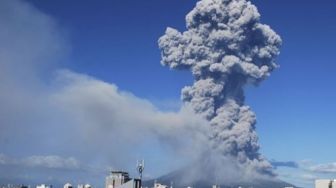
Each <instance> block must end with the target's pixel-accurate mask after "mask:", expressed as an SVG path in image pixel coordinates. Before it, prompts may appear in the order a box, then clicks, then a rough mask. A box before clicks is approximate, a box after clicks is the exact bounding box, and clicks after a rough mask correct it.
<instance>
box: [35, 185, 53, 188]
mask: <svg viewBox="0 0 336 188" xmlns="http://www.w3.org/2000/svg"><path fill="white" fill-rule="evenodd" d="M36 188H52V186H51V185H46V184H41V185H37V186H36Z"/></svg>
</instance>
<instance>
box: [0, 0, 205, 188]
mask: <svg viewBox="0 0 336 188" xmlns="http://www.w3.org/2000/svg"><path fill="white" fill-rule="evenodd" d="M0 23H1V27H0V41H1V43H0V91H1V92H0V104H1V105H0V130H1V131H0V148H1V153H3V154H0V184H2V183H4V184H7V183H9V182H12V183H29V182H30V183H31V182H36V183H45V181H46V180H47V179H48V180H50V182H51V183H55V181H57V182H61V183H63V184H64V183H65V182H66V181H80V182H81V183H84V182H85V183H87V182H89V183H91V184H93V185H99V186H103V184H104V176H105V175H106V173H107V170H108V169H110V168H113V169H116V170H128V171H129V172H130V173H131V174H132V175H133V174H135V173H136V171H135V168H134V163H135V161H136V160H137V159H140V158H145V159H148V160H147V161H146V164H147V166H146V171H145V172H146V173H149V174H150V175H151V177H154V176H157V175H158V174H163V173H165V172H167V171H170V170H172V169H175V168H177V166H179V165H180V164H181V163H183V161H184V160H187V159H188V160H190V159H193V157H194V156H197V155H198V152H199V151H201V150H202V148H204V146H203V145H204V144H207V143H206V142H205V140H206V137H204V134H202V133H203V132H208V131H207V130H206V129H207V127H202V126H201V125H202V124H205V123H206V122H205V121H204V120H203V119H201V118H198V117H195V113H194V112H193V111H192V110H190V109H188V108H183V109H181V110H179V111H176V112H163V111H161V110H160V109H158V108H157V107H156V106H154V105H153V104H152V102H151V101H149V100H146V99H142V98H139V97H136V96H135V95H133V94H132V93H129V92H127V91H122V90H120V89H119V88H118V87H117V86H116V85H115V84H112V83H108V82H104V81H102V80H100V79H98V78H94V77H92V76H88V75H84V74H81V73H75V72H73V71H71V70H67V69H65V68H62V67H61V66H60V63H59V61H60V60H62V59H65V58H66V55H67V53H68V52H69V51H68V49H69V48H70V47H69V44H68V43H67V40H66V39H67V38H66V37H65V36H64V34H63V32H62V31H63V29H62V28H60V26H59V25H58V24H57V22H56V21H55V20H54V19H53V18H52V17H50V16H49V15H47V14H44V13H43V12H41V11H40V10H38V9H36V8H35V7H34V6H32V5H31V4H29V3H28V2H26V1H21V0H3V1H0ZM97 63H99V62H97ZM190 130H193V131H190ZM186 138H188V139H186ZM186 148H188V149H186ZM177 156H178V157H177ZM153 158H154V159H153ZM176 158H179V160H171V159H176ZM150 159H152V160H150ZM167 161H169V162H167ZM83 164H85V165H83ZM157 166H160V168H158V167H157ZM147 176H148V175H147ZM4 178H5V180H4ZM17 179H19V180H17ZM9 180H11V181H9ZM23 180H26V181H23ZM84 180H85V181H84Z"/></svg>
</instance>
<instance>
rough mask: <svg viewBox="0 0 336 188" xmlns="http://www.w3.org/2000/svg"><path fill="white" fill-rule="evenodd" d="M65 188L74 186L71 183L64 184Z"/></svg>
mask: <svg viewBox="0 0 336 188" xmlns="http://www.w3.org/2000/svg"><path fill="white" fill-rule="evenodd" d="M64 188H72V185H71V184H70V183H66V184H64Z"/></svg>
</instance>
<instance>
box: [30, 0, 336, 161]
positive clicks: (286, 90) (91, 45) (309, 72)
mask: <svg viewBox="0 0 336 188" xmlns="http://www.w3.org/2000/svg"><path fill="white" fill-rule="evenodd" d="M30 2H32V3H33V4H34V5H35V6H37V7H38V8H39V9H40V10H42V11H43V12H46V13H48V14H49V15H52V16H53V17H54V18H55V19H56V20H57V22H58V23H59V24H60V25H62V26H63V28H65V30H66V31H65V32H66V33H67V34H68V37H69V38H70V41H71V55H70V58H69V60H68V62H66V63H64V66H65V67H68V68H70V69H72V70H75V71H78V72H82V73H87V74H89V75H92V76H95V77H97V78H100V79H102V80H104V81H107V82H111V83H116V84H117V85H118V86H119V87H120V88H121V89H124V90H127V91H130V92H132V93H133V94H135V95H136V96H139V97H144V98H148V99H151V100H154V101H155V100H167V101H171V100H173V101H174V100H175V101H177V102H178V101H179V98H180V89H181V88H182V87H183V86H185V85H187V84H190V83H191V82H192V78H191V75H190V73H189V72H186V71H181V72H179V71H168V70H167V68H165V67H162V66H161V65H160V64H159V62H160V51H159V49H158V47H157V40H158V38H159V37H160V36H161V35H162V34H163V32H164V30H165V28H166V27H167V26H172V27H175V28H178V29H180V30H185V19H184V17H185V14H186V13H187V12H189V10H191V9H192V7H193V6H194V4H195V2H196V1H177V0H175V1H174V0H172V1H169V2H168V1H155V0H151V1H136V2H135V1H131V0H126V1H99V2H97V3H92V2H90V1H82V2H81V3H78V2H76V1H73V2H69V1H55V2H51V1H43V2H41V1H34V0H32V1H30ZM253 3H255V4H256V6H257V7H258V10H259V11H260V13H261V15H262V21H263V22H264V23H267V24H268V25H270V26H271V27H272V28H273V29H274V30H275V31H276V32H277V33H279V34H280V36H281V37H282V39H283V46H282V49H281V55H280V56H279V58H278V60H277V62H278V64H280V68H279V69H278V70H276V71H275V72H274V73H273V74H272V76H271V77H270V78H269V79H268V80H267V81H265V82H263V83H262V84H261V85H260V86H259V87H257V88H254V87H253V88H248V89H247V94H246V96H247V104H249V105H251V106H252V107H253V109H254V111H255V112H256V114H257V116H258V132H259V136H260V141H261V143H262V148H263V152H264V153H265V154H266V155H267V156H269V158H277V159H279V160H300V159H305V158H314V159H315V158H316V160H321V161H330V160H333V157H332V155H328V154H329V152H332V151H330V150H329V149H326V148H331V147H332V146H333V145H334V142H332V141H330V140H328V139H326V138H332V137H333V135H334V134H333V132H334V131H335V130H336V127H335V126H334V124H335V122H336V116H333V114H335V110H334V108H335V105H336V103H335V101H334V100H333V98H334V97H335V96H336V90H335V87H333V85H334V83H335V81H336V74H334V70H335V69H336V64H335V63H334V61H335V57H334V54H335V53H336V51H335V48H334V47H333V45H334V44H335V42H336V37H335V35H334V33H335V31H336V24H335V19H336V13H335V12H334V10H335V8H336V3H335V2H334V1H332V0H323V1H319V2H318V3H317V2H314V1H305V2H303V1H295V2H293V1H281V2H280V1H279V2H273V1H272V2H271V1H266V2H261V1H253ZM162 85H163V86H164V87H161V86H162ZM310 147H312V148H314V149H309V148H310ZM317 151H318V152H317ZM289 153H290V155H289Z"/></svg>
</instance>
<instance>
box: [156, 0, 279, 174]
mask: <svg viewBox="0 0 336 188" xmlns="http://www.w3.org/2000/svg"><path fill="white" fill-rule="evenodd" d="M186 27H187V30H186V31H184V32H180V31H178V30H176V29H173V28H170V27H169V28H167V29H166V32H165V34H164V35H163V36H162V37H161V38H160V39H159V47H160V49H161V55H162V60H161V64H162V65H164V66H167V67H169V68H171V69H177V70H190V71H191V72H192V75H193V77H194V83H193V85H192V86H186V87H184V88H183V89H182V100H183V101H184V103H185V105H186V106H191V107H192V109H193V110H194V111H195V112H196V113H197V114H200V115H201V116H203V117H204V118H205V119H206V120H207V121H208V122H209V126H210V127H211V131H210V133H208V141H209V143H211V144H210V145H211V149H210V150H211V151H213V152H214V153H216V154H218V155H219V156H223V158H225V159H228V158H229V159H230V160H231V159H235V160H236V161H237V165H238V166H240V167H242V168H244V169H246V168H248V169H253V170H252V171H256V172H260V174H270V175H273V172H272V166H271V164H270V163H269V162H268V161H267V160H266V159H265V158H264V157H263V156H262V155H261V154H260V152H259V143H258V136H257V133H256V131H255V125H256V116H255V114H254V112H253V111H252V110H251V109H250V107H249V106H247V105H245V104H244V103H245V102H244V101H245V96H244V87H245V86H246V85H250V84H252V85H258V84H259V83H260V82H261V81H263V80H264V79H266V78H267V77H268V76H269V75H270V74H271V72H272V71H273V70H274V69H275V68H277V65H276V64H275V58H276V57H277V56H278V54H279V48H280V46H281V43H282V41H281V38H280V36H279V35H277V34H276V33H275V32H274V31H273V30H272V29H271V28H270V27H269V26H268V25H265V24H262V23H260V14H259V12H258V10H257V8H256V7H255V6H254V5H253V4H252V3H251V2H250V1H246V0H201V1H199V2H198V3H197V5H196V7H195V8H194V9H193V10H192V11H191V12H190V13H189V14H188V15H187V16H186ZM209 160H211V159H209Z"/></svg>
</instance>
